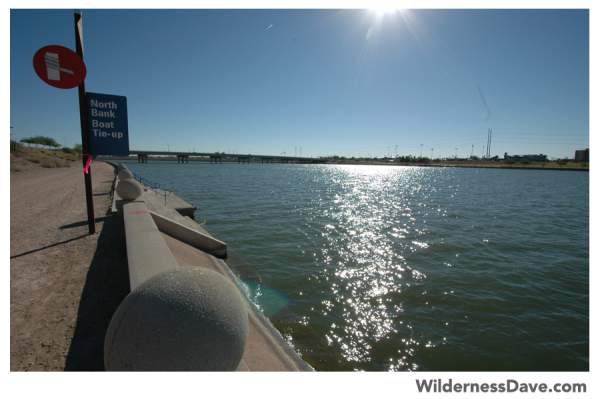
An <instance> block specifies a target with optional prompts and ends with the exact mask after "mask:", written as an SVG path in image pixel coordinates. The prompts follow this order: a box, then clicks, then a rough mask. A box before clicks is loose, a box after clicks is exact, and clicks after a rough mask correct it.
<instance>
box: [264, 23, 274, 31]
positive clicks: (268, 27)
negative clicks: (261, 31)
mask: <svg viewBox="0 0 600 399" xmlns="http://www.w3.org/2000/svg"><path fill="white" fill-rule="evenodd" d="M272 27H273V24H270V25H269V26H267V27H266V28H265V31H268V30H269V29H271V28H272Z"/></svg>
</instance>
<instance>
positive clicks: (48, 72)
mask: <svg viewBox="0 0 600 399" xmlns="http://www.w3.org/2000/svg"><path fill="white" fill-rule="evenodd" d="M33 69H35V72H36V73H37V75H38V76H39V77H40V79H42V80H43V81H44V82H46V83H48V84H49V85H50V86H54V87H58V88H59V89H72V88H73V87H77V86H79V85H80V84H81V82H83V80H84V79H85V72H86V70H85V64H84V63H83V60H82V59H81V57H80V56H78V55H77V53H76V52H74V51H73V50H71V49H68V48H66V47H63V46H55V45H52V46H46V47H42V48H41V49H39V50H38V51H37V53H35V55H34V56H33Z"/></svg>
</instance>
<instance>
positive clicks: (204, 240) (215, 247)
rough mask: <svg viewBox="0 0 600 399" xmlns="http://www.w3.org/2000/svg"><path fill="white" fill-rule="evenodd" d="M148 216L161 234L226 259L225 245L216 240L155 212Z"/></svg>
mask: <svg viewBox="0 0 600 399" xmlns="http://www.w3.org/2000/svg"><path fill="white" fill-rule="evenodd" d="M150 215H151V216H152V219H153V220H154V223H155V224H156V227H158V229H159V230H160V231H162V232H163V233H166V234H168V235H170V236H171V237H173V238H177V239H178V240H181V241H183V242H185V243H188V244H190V245H191V246H193V247H195V248H198V249H199V250H201V251H204V252H206V253H209V254H211V255H213V256H216V257H217V258H221V259H225V258H227V244H225V243H224V242H223V241H221V240H217V239H216V238H214V237H211V236H209V235H207V234H203V233H201V232H199V231H197V230H193V229H190V228H189V227H187V226H184V225H183V224H181V223H177V222H176V221H174V220H172V219H169V218H167V217H164V216H162V215H159V214H158V213H156V212H152V211H150Z"/></svg>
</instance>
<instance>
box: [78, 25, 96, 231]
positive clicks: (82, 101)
mask: <svg viewBox="0 0 600 399" xmlns="http://www.w3.org/2000/svg"><path fill="white" fill-rule="evenodd" d="M73 17H74V23H75V48H76V52H77V55H79V57H81V60H83V20H82V18H81V14H79V13H74V14H73ZM77 90H78V92H79V120H80V122H81V148H82V149H81V155H82V156H81V158H82V161H83V167H84V168H85V169H86V173H84V174H83V179H84V182H85V200H86V203H87V215H88V228H89V232H90V234H94V233H95V232H96V223H95V217H94V199H93V197H92V168H91V166H90V165H89V164H88V165H86V161H87V159H86V158H87V157H91V156H92V155H91V152H90V143H89V137H90V136H89V130H88V121H87V118H88V110H87V101H86V98H85V82H84V81H81V84H80V85H79V87H78V89H77Z"/></svg>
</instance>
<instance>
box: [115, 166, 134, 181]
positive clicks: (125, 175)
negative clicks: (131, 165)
mask: <svg viewBox="0 0 600 399" xmlns="http://www.w3.org/2000/svg"><path fill="white" fill-rule="evenodd" d="M117 176H119V180H126V179H133V173H131V171H130V170H129V169H127V167H125V166H123V167H122V168H121V169H119V172H118V173H117Z"/></svg>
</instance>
